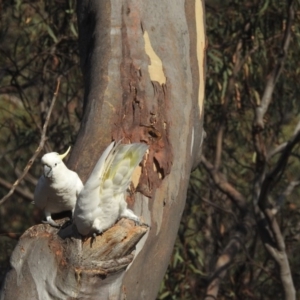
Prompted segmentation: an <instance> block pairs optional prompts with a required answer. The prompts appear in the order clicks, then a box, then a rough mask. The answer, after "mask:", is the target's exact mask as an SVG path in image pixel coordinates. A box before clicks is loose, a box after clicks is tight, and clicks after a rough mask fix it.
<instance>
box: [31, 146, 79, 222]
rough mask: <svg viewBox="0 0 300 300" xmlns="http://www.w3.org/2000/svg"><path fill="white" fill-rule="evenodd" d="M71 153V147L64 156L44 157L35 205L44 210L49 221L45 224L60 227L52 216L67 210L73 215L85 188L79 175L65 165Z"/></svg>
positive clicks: (36, 189) (53, 154) (35, 194)
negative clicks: (80, 194) (79, 196)
mask: <svg viewBox="0 0 300 300" xmlns="http://www.w3.org/2000/svg"><path fill="white" fill-rule="evenodd" d="M69 151H70V147H69V149H68V150H67V152H66V153H64V154H61V155H60V154H58V153H56V152H50V153H47V154H45V155H44V156H43V157H42V159H41V162H42V165H43V175H42V176H41V177H40V178H39V181H38V183H37V186H36V188H35V191H34V203H35V204H36V206H37V207H39V208H40V209H43V210H44V212H45V216H46V220H47V221H46V222H45V223H49V224H50V225H52V226H55V227H57V226H58V225H57V224H56V223H55V222H54V221H53V219H52V217H51V214H52V213H60V212H63V211H67V210H71V211H72V213H73V211H74V208H75V204H76V199H77V197H78V195H79V193H80V191H81V190H82V188H83V184H82V181H81V180H80V178H79V176H78V174H77V173H76V172H74V171H72V170H70V169H68V168H67V166H66V165H65V164H64V163H63V159H64V158H65V157H66V156H67V155H68V153H69Z"/></svg>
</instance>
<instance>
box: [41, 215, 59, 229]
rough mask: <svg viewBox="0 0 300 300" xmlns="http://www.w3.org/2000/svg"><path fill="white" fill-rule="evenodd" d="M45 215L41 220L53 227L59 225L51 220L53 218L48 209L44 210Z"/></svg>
mask: <svg viewBox="0 0 300 300" xmlns="http://www.w3.org/2000/svg"><path fill="white" fill-rule="evenodd" d="M45 217H46V221H42V222H43V223H44V224H49V225H51V226H52V227H55V228H60V227H61V226H60V225H58V224H57V223H56V222H54V221H53V219H52V217H51V213H50V212H49V211H45Z"/></svg>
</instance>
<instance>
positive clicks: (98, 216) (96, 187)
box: [74, 142, 148, 235]
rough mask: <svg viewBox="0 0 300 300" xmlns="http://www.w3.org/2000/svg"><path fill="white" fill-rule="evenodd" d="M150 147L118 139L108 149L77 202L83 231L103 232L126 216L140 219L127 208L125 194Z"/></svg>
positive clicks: (78, 224) (78, 222) (79, 226)
mask: <svg viewBox="0 0 300 300" xmlns="http://www.w3.org/2000/svg"><path fill="white" fill-rule="evenodd" d="M147 149H148V146H147V145H146V144H141V143H135V144H129V145H122V144H120V143H115V142H112V143H111V144H110V145H109V146H108V147H107V148H106V150H105V151H104V152H103V154H102V156H101V157H100V159H99V160H98V162H97V164H96V166H95V167H94V170H93V172H92V173H91V175H90V177H89V179H88V180H87V182H86V184H85V185H84V188H83V189H82V191H81V193H80V194H79V197H78V200H77V203H76V207H75V212H74V221H75V224H76V227H77V229H78V231H79V233H81V234H82V235H88V234H95V233H96V234H100V233H102V232H103V231H104V230H106V229H108V228H109V227H111V226H112V225H113V224H114V223H115V222H116V221H117V220H118V219H119V218H122V217H125V218H129V219H132V220H134V221H135V222H137V223H139V222H140V220H139V218H138V217H137V216H136V215H135V214H134V213H133V211H132V210H130V209H128V208H127V202H126V198H125V193H126V190H127V188H128V186H129V184H130V182H131V176H132V174H133V171H134V169H135V168H136V167H137V165H138V164H139V163H140V162H141V160H142V158H143V156H144V154H145V152H146V150H147Z"/></svg>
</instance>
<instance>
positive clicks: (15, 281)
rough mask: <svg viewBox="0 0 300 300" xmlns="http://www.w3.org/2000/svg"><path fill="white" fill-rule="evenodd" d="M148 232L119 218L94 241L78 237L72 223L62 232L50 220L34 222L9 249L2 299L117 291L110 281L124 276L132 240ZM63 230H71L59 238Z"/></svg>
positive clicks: (85, 296)
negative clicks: (34, 224) (112, 287)
mask: <svg viewBox="0 0 300 300" xmlns="http://www.w3.org/2000/svg"><path fill="white" fill-rule="evenodd" d="M63 222H64V221H61V223H63ZM71 228H72V229H73V230H70V229H71ZM146 231H147V228H145V227H142V226H135V225H134V223H133V221H130V220H127V219H121V220H120V221H119V222H118V223H117V224H115V225H114V226H113V227H111V228H110V229H108V230H107V231H105V232H104V233H103V234H102V235H100V236H97V237H96V239H95V240H94V241H91V238H87V239H85V240H84V241H82V239H81V236H80V235H79V234H78V233H77V231H76V229H75V228H73V227H72V225H69V227H67V228H64V229H61V230H60V231H57V229H56V228H53V227H51V226H49V225H36V226H33V227H31V228H29V229H28V230H27V231H26V232H25V233H24V234H23V235H22V237H21V238H20V240H19V243H18V244H17V246H16V248H15V250H14V252H13V254H12V257H11V270H10V271H9V273H8V274H7V276H6V280H5V283H4V286H3V292H2V295H1V296H2V298H1V300H8V299H23V300H27V299H28V300H29V299H43V300H47V299H49V300H50V299H98V298H99V296H100V295H101V299H108V296H109V295H111V293H114V292H115V293H116V294H117V293H119V291H120V286H119V285H118V284H116V286H115V288H114V289H113V290H111V288H110V290H109V289H108V286H109V284H110V283H111V282H112V281H115V282H116V283H117V282H118V278H120V279H121V278H122V276H123V274H124V272H121V271H122V270H125V269H126V267H127V266H128V265H129V264H130V263H131V262H132V260H133V257H134V255H133V251H134V249H135V245H136V244H137V243H138V242H139V240H140V239H141V238H142V236H143V235H144V234H145V233H146ZM66 232H71V233H72V235H71V236H68V237H64V238H61V236H65V235H66ZM119 282H120V284H121V280H120V281H119ZM16 286H17V287H18V288H14V287H16ZM28 287H30V288H28ZM66 287H67V288H66ZM91 287H92V288H91ZM100 290H101V293H100ZM102 297H103V298H102Z"/></svg>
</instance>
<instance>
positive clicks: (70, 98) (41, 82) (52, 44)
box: [0, 0, 83, 281]
mask: <svg viewBox="0 0 300 300" xmlns="http://www.w3.org/2000/svg"><path fill="white" fill-rule="evenodd" d="M2 6H3V7H2V8H3V9H2V12H1V19H0V22H1V25H0V28H1V30H0V42H1V47H0V66H1V67H0V74H1V76H0V153H1V156H0V163H1V166H2V167H1V170H0V179H1V185H0V198H2V197H3V196H4V195H5V194H6V193H7V192H8V189H7V186H6V184H9V183H13V182H14V181H15V180H16V179H17V178H18V176H19V175H20V173H21V172H22V171H23V169H24V168H25V166H26V164H27V163H28V160H29V159H30V157H31V156H32V155H33V153H34V152H35V150H36V149H37V147H38V144H39V142H40V138H41V128H42V126H43V124H44V122H45V118H46V115H47V112H48V109H49V106H50V103H51V101H52V98H53V93H54V91H55V89H56V81H57V78H58V76H60V75H62V80H61V85H60V89H59V93H58V98H57V101H56V104H55V109H54V112H53V113H52V115H51V118H50V123H49V126H48V130H47V138H48V140H47V142H46V145H45V151H47V152H48V151H57V152H61V151H64V150H66V149H67V147H68V146H69V145H72V144H73V143H74V141H75V138H76V133H77V131H78V128H79V124H80V119H79V116H81V103H80V101H82V97H83V84H82V78H81V72H80V69H79V53H78V40H77V39H78V36H77V23H76V13H75V0H69V1H50V0H49V1H23V0H18V1H5V2H4V3H3V4H2ZM39 174H40V169H39V167H38V163H37V164H34V165H33V167H32V168H31V170H30V172H29V174H28V175H27V176H26V178H25V180H23V182H21V184H20V189H21V190H22V191H24V192H26V193H28V194H29V195H31V197H32V193H33V191H34V186H35V184H36V180H37V178H38V176H39ZM2 181H5V182H4V183H3V182H2ZM29 198H30V197H29ZM28 200H30V199H27V200H26V199H24V197H22V196H21V195H20V194H19V193H15V194H14V195H13V196H12V197H11V198H10V199H9V200H7V202H6V203H4V204H3V205H1V206H0V250H1V251H0V265H1V267H0V269H1V270H4V269H5V268H4V267H3V268H2V266H5V265H7V257H9V255H10V252H11V250H12V249H13V245H14V244H15V242H14V241H9V239H8V238H7V237H4V236H3V234H4V233H5V234H7V233H17V234H19V233H22V232H23V231H25V230H26V229H27V228H28V227H29V226H32V225H34V224H36V223H39V222H40V220H41V214H40V212H39V211H38V210H37V209H36V208H35V207H34V205H32V204H30V202H29V201H28ZM2 275H3V273H2V272H1V274H0V281H1V276H2Z"/></svg>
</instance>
